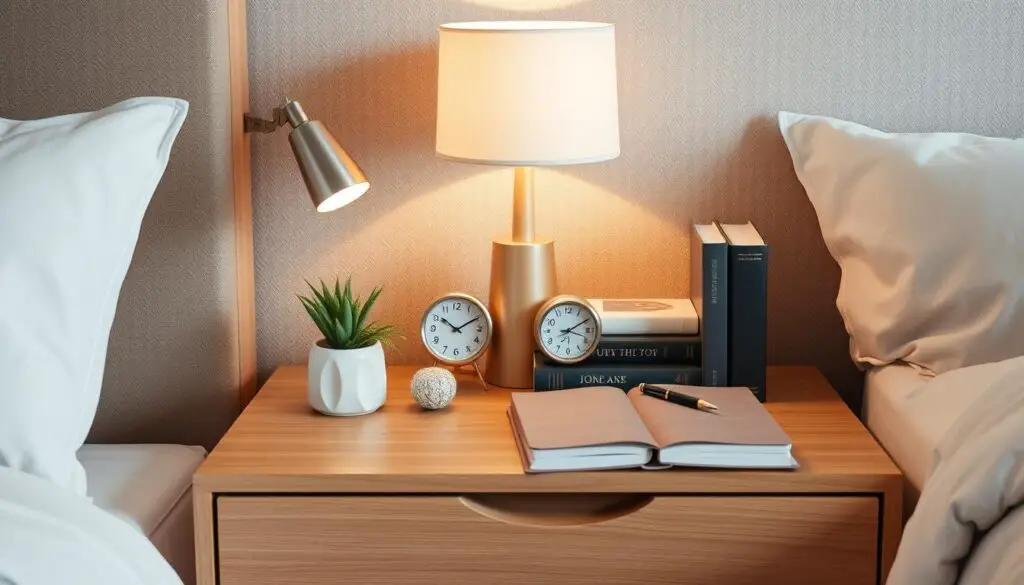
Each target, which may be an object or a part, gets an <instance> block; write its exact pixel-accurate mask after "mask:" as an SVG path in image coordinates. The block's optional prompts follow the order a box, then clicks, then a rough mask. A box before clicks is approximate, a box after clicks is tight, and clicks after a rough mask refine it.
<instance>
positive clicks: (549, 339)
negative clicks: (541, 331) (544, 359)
mask: <svg viewBox="0 0 1024 585" xmlns="http://www.w3.org/2000/svg"><path fill="white" fill-rule="evenodd" d="M554 341H555V340H554V339H551V338H550V337H548V338H547V341H545V342H544V343H553V342H554Z"/></svg>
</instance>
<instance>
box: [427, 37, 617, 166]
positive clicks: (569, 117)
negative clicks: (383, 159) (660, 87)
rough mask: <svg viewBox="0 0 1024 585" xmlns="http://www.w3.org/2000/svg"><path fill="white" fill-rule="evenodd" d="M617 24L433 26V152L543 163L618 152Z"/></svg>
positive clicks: (499, 161)
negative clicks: (436, 37)
mask: <svg viewBox="0 0 1024 585" xmlns="http://www.w3.org/2000/svg"><path fill="white" fill-rule="evenodd" d="M618 109H619V107H618V92H617V90H616V73H615V26H614V25H612V24H606V23H597V22H568V21H509V22H465V23H455V24H446V25H443V26H441V28H440V53H439V63H438V74H437V154H439V155H440V156H443V157H446V158H450V159H455V160H459V161H463V162H472V163H482V164H492V165H510V166H544V165H570V164H581V163H590V162H598V161H602V160H608V159H612V158H615V157H617V156H619V115H618Z"/></svg>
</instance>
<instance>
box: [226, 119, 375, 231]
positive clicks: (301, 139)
mask: <svg viewBox="0 0 1024 585" xmlns="http://www.w3.org/2000/svg"><path fill="white" fill-rule="evenodd" d="M286 122H287V123H288V124H290V125H291V127H292V131H291V134H289V135H288V142H289V143H290V144H291V146H292V154H294V155H295V160H296V162H298V164H299V172H301V173H302V180H303V181H304V182H305V183H306V191H308V192H309V197H310V199H312V200H313V205H315V206H316V210H317V211H319V212H327V211H334V210H335V209H338V208H340V207H344V206H345V205H348V204H349V203H351V202H353V201H355V200H356V199H359V197H361V196H362V195H363V193H366V191H367V190H368V189H369V188H370V183H369V182H368V181H367V180H366V175H364V174H363V171H362V169H360V168H359V165H357V164H356V162H355V161H354V160H352V157H350V156H349V155H348V153H347V152H345V149H343V148H342V147H341V145H340V144H338V141H337V140H336V139H335V138H334V135H332V134H331V132H330V131H329V130H327V127H325V126H324V125H323V124H322V123H321V122H319V121H318V120H310V119H309V117H307V116H306V112H305V111H303V109H302V106H301V105H299V102H297V101H294V100H289V101H287V102H286V103H285V104H284V106H282V107H280V108H275V109H274V119H273V120H261V119H259V118H254V117H251V116H248V115H246V117H245V130H246V132H273V131H274V130H276V129H277V128H278V127H280V126H282V125H284V124H285V123H286Z"/></svg>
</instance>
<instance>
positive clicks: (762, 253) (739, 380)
mask: <svg viewBox="0 0 1024 585" xmlns="http://www.w3.org/2000/svg"><path fill="white" fill-rule="evenodd" d="M767 361H768V247H767V246H732V245H730V246H729V385H730V386H746V387H748V388H750V390H751V391H752V392H753V393H754V395H755V396H757V399H758V400H760V401H761V402H764V400H765V397H766V395H767V388H766V387H765V372H766V368H767Z"/></svg>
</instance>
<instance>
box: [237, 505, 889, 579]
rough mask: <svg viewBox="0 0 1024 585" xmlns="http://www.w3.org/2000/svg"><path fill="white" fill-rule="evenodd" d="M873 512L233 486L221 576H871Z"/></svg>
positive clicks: (874, 531)
mask: <svg viewBox="0 0 1024 585" xmlns="http://www.w3.org/2000/svg"><path fill="white" fill-rule="evenodd" d="M877 514H878V504H877V502H876V501H875V500H874V499H873V498H870V497H671V496H669V497H659V498H655V499H654V500H653V501H651V502H650V503H649V504H648V505H646V506H643V507H642V508H640V509H638V510H635V511H633V512H632V513H629V514H625V515H623V516H619V517H616V518H613V519H610V520H606V521H602V522H598V523H595V524H583V525H579V526H559V527H557V528H553V527H550V526H535V525H531V524H529V523H526V524H522V523H510V522H503V521H500V520H496V519H494V518H491V517H488V516H484V515H481V514H479V513H478V512H477V511H475V510H473V509H470V508H468V507H466V506H465V505H464V504H463V502H461V501H460V500H459V498H456V497H452V496H433V497H431V496H417V497H411V496H393V497H358V496H356V497H244V496H242V497H237V496H236V497H223V498H221V501H220V504H219V507H218V523H219V524H218V525H219V527H220V528H219V543H220V563H221V565H220V566H221V572H220V576H221V581H220V582H221V585H236V584H237V585H241V584H245V585H253V584H260V585H285V584H289V585H290V584H293V583H305V584H309V585H317V584H325V585H326V584H328V583H340V582H346V583H366V584H373V583H379V584H388V585H391V584H394V585H403V584H428V583H429V584H434V583H481V582H494V581H493V580H492V578H493V577H495V576H498V575H500V576H501V581H502V582H508V583H531V584H551V585H567V584H574V583H578V584H599V583H600V584H603V583H622V584H625V583H645V584H651V585H654V584H659V583H664V584H669V583H672V584H707V583H729V584H737V585H739V584H751V585H754V584H762V583H787V584H793V585H798V584H820V583H830V584H833V585H854V584H857V585H868V584H872V583H874V582H875V578H876V577H875V563H876V547H877V540H876V534H877V520H878V518H877ZM488 576H490V577H488Z"/></svg>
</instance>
